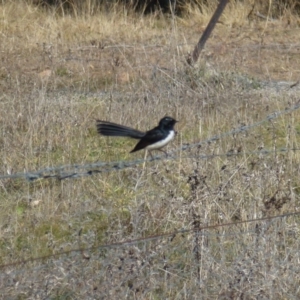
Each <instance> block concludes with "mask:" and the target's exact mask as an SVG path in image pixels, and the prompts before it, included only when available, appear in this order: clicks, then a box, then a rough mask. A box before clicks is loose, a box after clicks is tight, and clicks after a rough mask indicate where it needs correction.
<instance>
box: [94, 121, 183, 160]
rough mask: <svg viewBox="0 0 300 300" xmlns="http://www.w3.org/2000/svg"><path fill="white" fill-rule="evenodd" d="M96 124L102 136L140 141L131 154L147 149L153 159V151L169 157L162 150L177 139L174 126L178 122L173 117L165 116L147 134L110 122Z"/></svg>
mask: <svg viewBox="0 0 300 300" xmlns="http://www.w3.org/2000/svg"><path fill="white" fill-rule="evenodd" d="M96 122H97V124H96V125H97V131H98V133H99V134H100V135H104V136H122V137H130V138H133V139H138V140H139V142H138V143H137V144H136V145H135V147H134V148H133V149H132V150H131V151H130V153H133V152H136V151H139V150H142V149H145V150H149V151H150V155H151V157H152V154H151V150H160V151H162V152H164V153H165V154H166V155H167V153H166V152H165V151H163V150H161V148H163V147H164V146H166V145H167V144H168V143H169V142H170V141H171V140H172V139H173V138H174V137H175V134H176V132H175V130H174V126H175V124H176V123H177V122H178V121H177V120H175V119H173V118H172V117H167V116H165V117H163V118H162V119H161V120H160V121H159V124H158V126H156V127H155V128H153V129H151V130H149V131H146V132H142V131H139V130H136V129H133V128H130V127H127V126H124V125H119V124H116V123H112V122H108V121H102V120H96ZM152 158H153V157H152Z"/></svg>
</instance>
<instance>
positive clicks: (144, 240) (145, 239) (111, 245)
mask: <svg viewBox="0 0 300 300" xmlns="http://www.w3.org/2000/svg"><path fill="white" fill-rule="evenodd" d="M296 215H300V212H290V213H285V214H281V215H275V216H268V217H262V218H257V219H250V220H244V221H238V222H229V223H223V224H213V225H207V226H199V227H196V228H195V227H194V228H190V229H179V230H175V231H172V232H167V233H161V234H155V235H150V236H147V237H142V238H136V239H132V240H125V241H122V242H115V243H109V244H104V245H100V246H93V247H88V248H76V249H70V250H68V251H62V252H59V253H54V254H49V255H44V256H39V257H35V258H28V259H26V260H19V261H15V262H12V263H8V264H3V265H0V270H2V269H6V268H9V267H16V266H18V265H22V264H23V265H24V264H27V263H29V262H34V261H41V260H47V259H50V258H55V257H60V256H63V255H69V254H71V253H84V252H92V251H96V250H103V249H112V248H120V247H127V246H132V245H137V244H139V243H147V242H151V241H155V240H159V239H162V238H167V237H171V238H172V239H173V238H175V236H177V235H179V234H180V235H182V234H187V233H193V232H197V234H200V235H207V234H206V233H204V231H205V230H211V229H216V228H224V227H230V226H237V225H241V224H247V223H254V222H263V221H269V220H274V219H280V218H288V217H291V216H296ZM251 232H252V233H255V232H256V231H255V230H253V231H249V230H247V231H246V232H240V233H238V234H245V233H251ZM221 235H223V234H221ZM235 235H237V234H235ZM19 272H20V271H19Z"/></svg>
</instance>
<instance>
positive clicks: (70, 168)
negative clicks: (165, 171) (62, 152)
mask: <svg viewBox="0 0 300 300" xmlns="http://www.w3.org/2000/svg"><path fill="white" fill-rule="evenodd" d="M299 108H300V103H297V104H296V105H294V106H292V107H290V108H287V109H285V110H282V111H277V112H274V113H272V114H270V115H268V116H267V117H266V118H265V119H263V120H260V121H258V122H256V123H253V124H250V125H248V126H246V125H243V126H240V127H238V128H235V129H233V130H230V131H228V132H224V133H221V134H219V135H215V136H213V137H211V138H208V139H206V140H203V141H201V142H198V143H193V144H186V145H183V146H181V147H179V148H177V149H175V150H173V151H172V152H170V154H169V155H168V156H165V155H162V156H154V157H153V158H148V159H136V160H133V161H114V162H96V163H88V164H73V165H63V166H56V167H47V168H44V169H41V170H39V171H34V172H24V173H15V174H8V175H0V179H18V178H24V179H26V180H28V181H35V180H37V179H49V178H56V179H59V180H64V179H67V178H79V177H83V176H91V175H95V174H99V173H107V172H110V171H117V170H122V169H126V168H129V167H133V166H137V165H139V164H143V163H145V162H151V161H159V160H171V159H172V160H174V159H177V158H178V156H172V155H173V154H175V153H177V152H180V151H186V150H188V149H191V148H194V147H199V146H201V145H204V144H209V143H212V142H216V141H218V140H220V139H222V138H224V137H227V136H230V135H234V134H238V133H242V132H246V131H248V130H250V129H253V128H255V127H258V126H260V125H262V124H263V123H265V122H268V121H271V120H274V119H276V118H278V117H280V116H282V115H285V114H288V113H291V112H293V111H295V110H297V109H299ZM297 150H299V149H297V148H294V149H288V148H282V149H279V150H260V151H253V152H238V153H231V152H228V153H224V154H212V155H198V156H193V158H198V159H211V158H214V157H220V156H233V155H242V154H262V155H267V154H270V153H274V152H276V151H280V152H287V151H297ZM180 158H181V159H184V158H191V156H186V157H182V156H180ZM83 170H86V171H85V172H83Z"/></svg>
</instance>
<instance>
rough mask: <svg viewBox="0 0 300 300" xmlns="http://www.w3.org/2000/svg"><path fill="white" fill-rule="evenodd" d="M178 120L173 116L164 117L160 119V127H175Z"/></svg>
mask: <svg viewBox="0 0 300 300" xmlns="http://www.w3.org/2000/svg"><path fill="white" fill-rule="evenodd" d="M177 122H178V121H176V120H175V119H173V118H171V117H163V118H162V119H161V120H160V121H159V127H163V128H165V129H173V128H174V125H175V123H177Z"/></svg>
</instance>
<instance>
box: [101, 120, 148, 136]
mask: <svg viewBox="0 0 300 300" xmlns="http://www.w3.org/2000/svg"><path fill="white" fill-rule="evenodd" d="M97 131H98V133H99V134H102V135H105V136H126V137H131V138H133V139H141V138H142V137H144V136H145V133H144V132H142V131H139V130H136V129H133V128H130V127H127V126H123V125H119V124H116V123H111V122H107V121H101V120H97Z"/></svg>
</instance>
